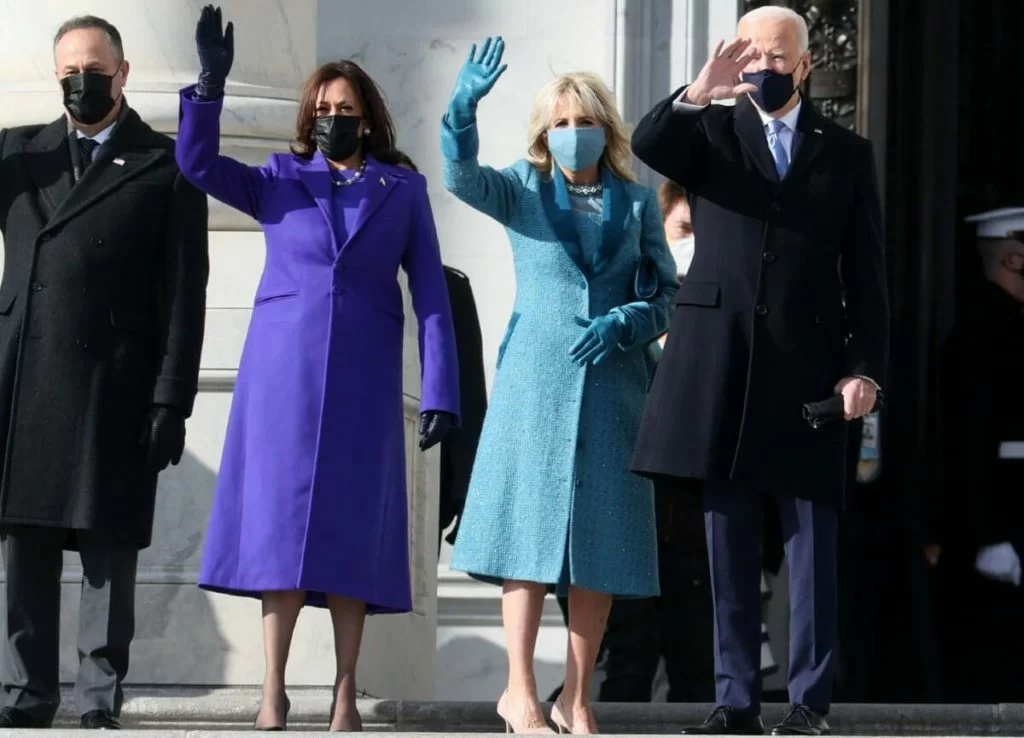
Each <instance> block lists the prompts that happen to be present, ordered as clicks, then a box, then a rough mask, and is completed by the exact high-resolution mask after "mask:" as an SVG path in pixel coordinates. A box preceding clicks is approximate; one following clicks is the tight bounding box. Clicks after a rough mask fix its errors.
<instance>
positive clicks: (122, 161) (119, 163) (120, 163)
mask: <svg viewBox="0 0 1024 738" xmlns="http://www.w3.org/2000/svg"><path fill="white" fill-rule="evenodd" d="M114 163H115V164H117V166H119V167H123V166H124V159H122V158H121V157H117V158H116V159H114Z"/></svg>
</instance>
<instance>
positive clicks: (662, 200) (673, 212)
mask: <svg viewBox="0 0 1024 738" xmlns="http://www.w3.org/2000/svg"><path fill="white" fill-rule="evenodd" d="M658 207H659V208H660V209H661V217H662V220H663V221H664V223H665V238H666V239H667V240H668V250H669V251H670V252H672V258H673V259H675V262H676V274H677V275H678V276H679V279H680V281H682V280H683V279H685V278H686V273H687V272H688V271H689V270H690V262H692V261H693V251H694V239H693V223H692V221H691V220H690V200H689V197H688V196H687V194H686V190H685V189H684V188H683V187H682V185H679V184H676V183H675V182H673V181H671V180H665V181H664V182H662V183H661V186H660V187H658ZM667 335H668V334H665V336H667ZM665 336H662V337H661V339H662V341H664V339H665ZM663 345H664V344H663Z"/></svg>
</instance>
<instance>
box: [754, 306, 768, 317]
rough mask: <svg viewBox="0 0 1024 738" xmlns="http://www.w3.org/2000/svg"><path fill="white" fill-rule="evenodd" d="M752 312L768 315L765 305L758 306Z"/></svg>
mask: <svg viewBox="0 0 1024 738" xmlns="http://www.w3.org/2000/svg"><path fill="white" fill-rule="evenodd" d="M754 312H755V313H757V314H758V315H767V314H768V306H767V305H758V306H757V307H755V308H754Z"/></svg>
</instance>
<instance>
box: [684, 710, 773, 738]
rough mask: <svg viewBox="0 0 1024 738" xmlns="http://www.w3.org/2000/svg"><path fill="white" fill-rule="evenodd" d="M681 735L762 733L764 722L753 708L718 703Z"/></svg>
mask: <svg viewBox="0 0 1024 738" xmlns="http://www.w3.org/2000/svg"><path fill="white" fill-rule="evenodd" d="M683 735H764V723H762V722H761V716H760V714H758V713H757V712H754V711H753V710H737V709H736V708H735V707H725V706H724V705H719V706H718V707H716V708H715V709H714V710H712V711H711V714H710V715H708V719H707V720H705V721H704V722H703V723H702V724H701V725H698V726H696V727H693V728H684V729H683Z"/></svg>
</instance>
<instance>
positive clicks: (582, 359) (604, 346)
mask: <svg viewBox="0 0 1024 738" xmlns="http://www.w3.org/2000/svg"><path fill="white" fill-rule="evenodd" d="M585 325H586V327H587V329H586V330H585V331H583V335H582V336H580V337H579V340H577V341H576V343H574V344H573V347H572V348H571V349H569V356H571V357H572V360H573V361H575V362H576V363H577V364H586V363H587V362H588V361H589V362H591V363H593V364H600V363H601V362H602V361H604V360H605V359H607V358H608V357H609V356H611V354H612V352H613V351H614V350H615V349H616V348H618V346H619V344H620V343H622V339H623V338H624V337H625V336H626V334H627V332H628V330H629V324H628V323H627V322H626V318H625V317H624V316H623V315H622V314H621V313H617V312H615V313H609V314H608V315H601V316H599V317H597V318H594V319H593V320H591V321H590V322H589V323H585Z"/></svg>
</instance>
